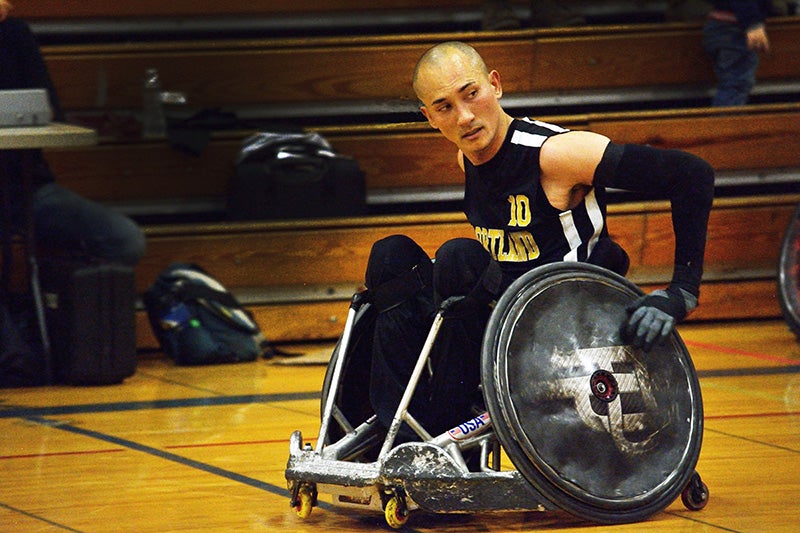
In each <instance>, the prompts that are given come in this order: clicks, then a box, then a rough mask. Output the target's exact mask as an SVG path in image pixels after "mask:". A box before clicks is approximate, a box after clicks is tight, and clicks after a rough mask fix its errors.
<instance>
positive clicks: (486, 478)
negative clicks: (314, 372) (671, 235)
mask: <svg viewBox="0 0 800 533" xmlns="http://www.w3.org/2000/svg"><path fill="white" fill-rule="evenodd" d="M641 294H642V292H641V290H640V289H639V288H638V287H637V286H636V285H634V284H633V283H631V282H630V281H628V280H626V279H625V278H623V277H621V276H619V275H617V274H615V273H613V272H610V271H608V270H606V269H603V268H601V267H597V266H594V265H590V264H585V263H556V264H551V265H545V266H542V267H539V268H537V269H534V270H532V271H530V272H528V273H527V274H525V275H523V276H522V277H520V278H519V279H517V280H516V281H515V282H514V283H513V284H512V285H511V286H510V287H509V289H508V290H507V291H506V292H505V293H504V295H503V296H502V297H501V298H500V300H499V301H498V302H497V304H496V305H495V308H494V310H493V311H492V314H491V317H490V319H489V323H488V327H487V330H486V332H485V334H484V337H483V346H482V355H481V388H482V391H483V396H484V400H485V405H486V408H487V411H486V412H482V413H480V414H478V415H477V416H475V417H474V418H472V419H470V420H464V422H463V423H462V424H460V425H458V426H456V427H454V428H452V429H451V430H449V431H447V432H444V433H442V434H440V435H430V434H429V433H428V431H427V430H426V429H425V428H424V427H422V425H421V424H420V423H419V422H418V421H417V420H416V419H415V418H414V417H413V416H412V415H411V414H410V413H409V410H408V407H409V403H410V401H411V397H412V395H413V392H414V390H415V387H416V386H417V384H418V382H419V380H420V377H421V376H422V375H423V372H424V371H425V368H426V364H427V361H428V357H429V355H430V353H431V349H432V347H433V345H434V342H435V340H436V335H437V332H438V331H439V329H440V327H441V325H442V322H443V320H444V318H443V317H444V316H445V312H446V308H447V305H448V302H447V301H445V302H444V303H443V304H442V307H441V308H440V310H439V311H438V313H437V314H436V316H435V318H434V321H433V324H432V326H431V329H430V332H429V334H428V336H427V339H426V342H425V344H424V347H423V349H422V350H421V352H420V354H419V357H418V359H417V361H416V366H415V367H414V370H413V373H412V375H411V377H410V379H409V381H408V384H407V386H406V389H405V391H404V394H403V396H402V399H401V400H400V402H399V405H398V406H397V410H396V413H395V415H394V418H393V420H392V423H391V425H389V427H388V428H387V427H385V426H383V425H381V424H380V423H379V422H378V420H377V417H376V416H375V415H374V414H371V412H370V409H369V405H368V403H369V402H368V401H367V400H366V399H365V395H364V392H363V389H364V388H365V387H363V386H362V387H354V389H356V390H343V389H344V388H346V387H344V386H343V384H346V383H351V384H352V383H361V384H362V385H363V383H364V381H363V374H362V376H356V377H355V380H353V379H351V377H352V376H351V374H352V373H355V374H358V373H363V372H364V369H363V363H364V362H363V361H362V362H360V364H352V363H353V361H348V344H349V343H350V342H351V341H352V337H353V336H354V334H353V332H354V329H357V328H354V325H357V324H358V323H359V321H362V320H368V319H369V316H368V315H369V313H370V304H369V302H365V301H364V298H363V297H362V295H360V294H356V295H355V296H354V297H353V300H352V303H351V306H350V310H349V313H348V318H347V322H346V324H345V328H344V332H343V335H342V337H341V339H340V340H339V343H338V344H337V346H336V348H335V349H334V352H333V355H332V358H331V362H330V364H329V366H328V369H327V372H326V376H325V381H324V384H323V391H322V416H321V427H320V431H319V436H318V439H317V443H316V448H314V447H313V446H312V445H311V444H310V443H304V442H303V437H302V434H301V432H300V431H295V432H294V433H293V434H292V436H291V438H290V444H289V448H290V453H289V460H288V463H287V467H286V472H285V475H286V479H287V483H288V488H289V492H290V494H291V499H290V504H291V506H292V507H294V509H295V510H296V512H297V514H298V516H300V517H301V518H305V517H307V516H308V515H309V514H310V513H311V510H312V508H313V507H314V506H315V505H317V498H318V496H319V494H320V493H328V494H331V495H332V497H333V504H334V505H336V506H347V507H352V508H357V509H364V510H366V509H369V510H373V511H378V512H383V513H384V516H385V519H386V522H387V523H388V525H389V526H391V527H393V528H400V527H402V526H403V525H404V524H405V523H406V521H407V520H408V518H409V513H410V512H411V511H414V510H417V509H419V510H422V511H426V512H430V513H475V512H490V511H514V510H518V511H543V512H547V511H556V510H564V511H567V512H568V513H571V514H573V515H575V516H577V517H579V518H582V519H585V520H589V521H593V522H597V523H607V524H617V523H627V522H637V521H641V520H644V519H646V518H648V517H650V516H652V515H653V514H655V513H657V512H659V511H661V510H663V509H664V508H666V507H667V506H668V505H670V504H671V503H672V502H673V501H674V500H676V499H677V498H678V497H680V498H681V499H682V501H683V503H684V505H685V506H686V507H687V508H688V509H691V510H700V509H702V508H703V507H705V505H706V503H707V502H708V497H709V491H708V487H707V486H706V485H705V483H704V482H703V481H702V480H701V478H700V476H699V474H698V473H697V472H696V470H695V467H696V464H697V460H698V456H699V453H700V447H701V441H702V432H703V408H702V399H701V394H700V387H699V383H698V380H697V375H696V373H695V370H694V367H693V364H692V361H691V359H690V356H689V354H688V352H687V350H686V347H685V345H684V343H683V341H682V340H681V338H680V336H679V335H678V333H677V332H673V333H672V334H671V336H670V338H669V339H668V341H667V342H666V343H664V344H662V345H658V346H656V347H654V348H653V349H652V350H650V351H649V352H647V353H644V352H642V351H641V350H639V349H636V348H634V347H633V346H631V345H629V344H626V342H625V341H624V340H623V339H622V337H621V332H620V326H621V324H623V323H624V321H625V319H626V318H627V310H626V308H627V306H628V305H630V304H631V303H632V302H633V301H635V300H636V299H637V298H638V297H639V296H640V295H641ZM359 380H360V381H359ZM351 386H352V385H351ZM354 398H355V400H354ZM403 424H406V426H405V427H410V428H411V429H412V430H413V431H414V433H415V434H416V435H417V436H418V439H419V440H417V441H411V442H402V443H400V444H396V443H397V440H398V434H399V433H400V428H401V426H402V425H403ZM476 458H477V459H479V460H478V461H477V462H478V463H479V464H478V466H475V463H476V461H475V459H476ZM501 458H502V460H501ZM506 458H507V459H509V460H510V463H511V465H502V464H501V463H502V462H505V460H506Z"/></svg>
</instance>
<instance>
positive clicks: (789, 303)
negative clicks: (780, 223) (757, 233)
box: [778, 205, 800, 338]
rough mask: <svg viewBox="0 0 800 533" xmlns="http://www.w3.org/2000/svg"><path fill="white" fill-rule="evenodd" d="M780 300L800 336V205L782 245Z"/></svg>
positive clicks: (779, 268)
mask: <svg viewBox="0 0 800 533" xmlns="http://www.w3.org/2000/svg"><path fill="white" fill-rule="evenodd" d="M778 300H779V301H780V303H781V311H782V312H783V316H784V318H785V319H786V323H787V324H788V325H789V328H790V329H791V330H792V331H793V332H794V334H795V335H797V337H798V338H800V205H798V206H797V209H795V212H794V216H792V220H791V221H790V222H789V226H788V227H787V228H786V234H785V235H784V237H783V243H782V245H781V255H780V260H779V263H778Z"/></svg>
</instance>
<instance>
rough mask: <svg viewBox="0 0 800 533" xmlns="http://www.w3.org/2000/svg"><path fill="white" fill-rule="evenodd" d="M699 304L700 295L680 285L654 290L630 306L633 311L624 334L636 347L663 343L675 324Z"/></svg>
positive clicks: (629, 308) (649, 346)
mask: <svg viewBox="0 0 800 533" xmlns="http://www.w3.org/2000/svg"><path fill="white" fill-rule="evenodd" d="M695 307H697V298H696V297H695V296H694V295H693V294H691V293H689V292H687V291H685V290H683V289H680V288H678V287H675V286H670V287H668V288H667V290H657V291H653V292H652V293H651V294H648V295H645V296H642V297H641V298H639V299H638V300H636V301H635V302H634V303H632V304H631V305H630V306H628V312H632V314H631V316H630V318H629V319H628V322H627V324H626V325H625V335H626V336H627V337H628V338H629V339H632V343H633V345H634V346H636V347H637V348H643V349H644V350H645V351H649V350H650V349H651V348H652V347H653V345H654V344H656V343H662V342H664V341H665V340H666V339H667V337H669V334H670V333H671V332H672V328H674V327H675V324H678V323H680V322H681V321H682V320H683V319H684V318H686V315H688V314H689V312H691V311H692V310H693V309H694V308H695Z"/></svg>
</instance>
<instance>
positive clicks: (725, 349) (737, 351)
mask: <svg viewBox="0 0 800 533" xmlns="http://www.w3.org/2000/svg"><path fill="white" fill-rule="evenodd" d="M683 343H684V344H686V345H687V346H693V347H695V348H703V349H706V350H713V351H715V352H720V353H725V354H729V355H743V356H745V357H751V358H753V359H761V360H762V361H771V362H773V363H782V364H785V365H797V364H798V363H800V360H798V359H789V358H788V357H779V356H777V355H771V354H766V353H761V352H751V351H748V350H740V349H739V348H731V347H728V346H720V345H718V344H711V343H708V342H701V341H692V340H686V339H684V340H683Z"/></svg>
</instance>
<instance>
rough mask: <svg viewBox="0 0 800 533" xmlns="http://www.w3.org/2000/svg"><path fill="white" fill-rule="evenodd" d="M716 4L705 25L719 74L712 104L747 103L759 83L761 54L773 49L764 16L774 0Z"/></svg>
mask: <svg viewBox="0 0 800 533" xmlns="http://www.w3.org/2000/svg"><path fill="white" fill-rule="evenodd" d="M712 4H713V9H712V10H711V11H710V12H709V13H708V15H707V17H706V21H705V24H704V25H703V46H704V48H705V50H706V52H707V53H708V55H709V57H710V58H711V62H712V64H713V67H714V74H715V75H716V77H717V90H716V93H715V94H714V97H713V98H712V101H711V105H713V106H737V105H744V104H746V103H747V101H748V99H749V97H750V92H751V91H752V89H753V87H754V86H755V82H756V70H757V69H758V63H759V54H761V53H767V52H769V37H768V36H767V30H766V26H765V24H764V20H765V19H766V17H767V16H768V15H769V14H770V12H771V9H772V1H771V0H719V1H714V2H712Z"/></svg>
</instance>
